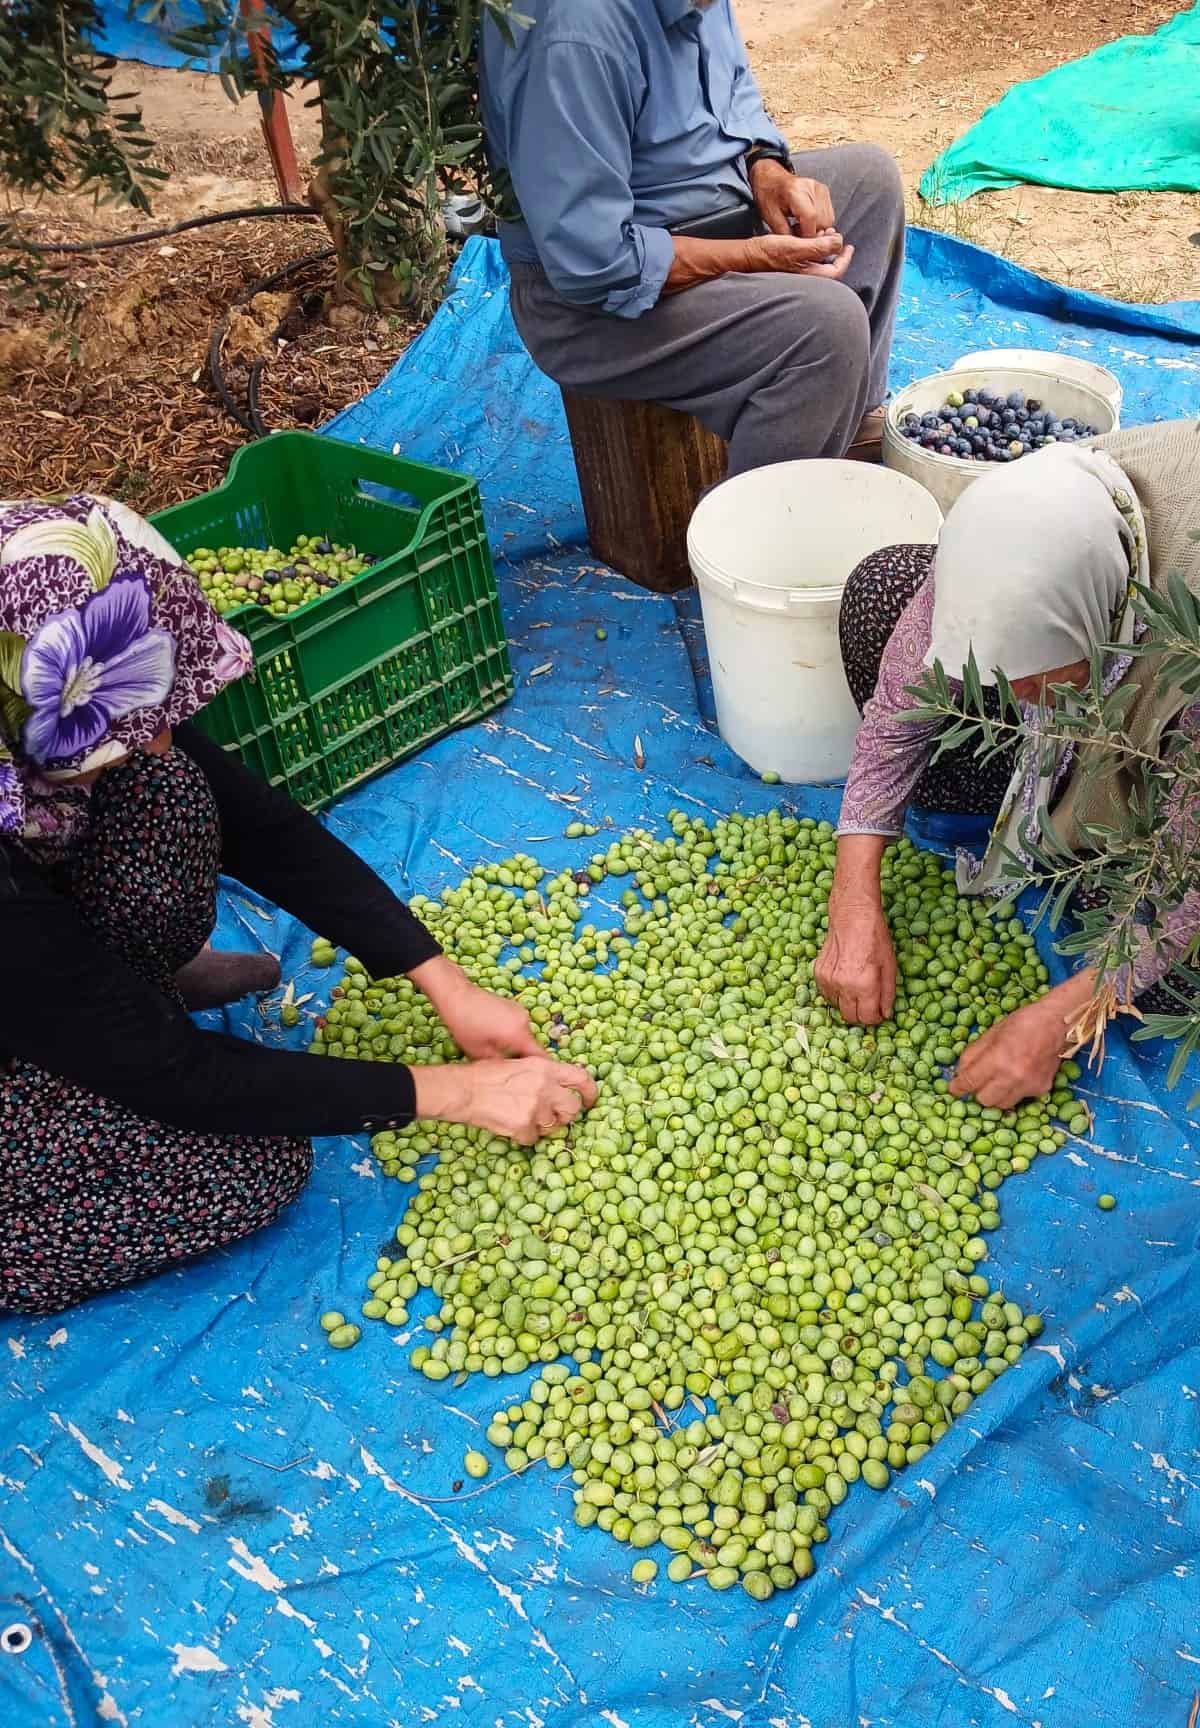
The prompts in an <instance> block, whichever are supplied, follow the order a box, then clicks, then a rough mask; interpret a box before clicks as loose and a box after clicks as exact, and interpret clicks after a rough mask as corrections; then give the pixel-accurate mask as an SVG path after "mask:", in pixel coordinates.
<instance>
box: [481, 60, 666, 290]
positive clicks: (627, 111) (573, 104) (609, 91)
mask: <svg viewBox="0 0 1200 1728" xmlns="http://www.w3.org/2000/svg"><path fill="white" fill-rule="evenodd" d="M639 100H640V97H639V93H638V91H637V90H636V89H635V88H634V84H633V80H632V77H631V72H630V68H629V67H627V66H624V65H622V64H621V63H620V62H619V61H618V60H617V59H615V58H614V57H613V56H612V55H610V54H607V53H606V52H605V51H604V50H603V49H600V48H596V47H594V46H592V45H591V44H588V43H583V42H574V41H563V40H560V39H555V40H552V41H548V42H546V43H544V44H541V45H540V46H539V47H538V48H537V49H536V50H535V52H534V54H533V57H532V60H531V63H530V68H529V73H528V77H527V80H526V83H525V88H524V91H523V93H522V104H521V106H522V113H521V117H520V123H519V124H518V125H516V126H515V127H514V132H513V135H514V139H515V141H516V142H515V148H514V152H513V159H512V161H511V162H510V164H509V168H510V172H511V174H512V181H513V187H514V189H515V191H516V194H517V200H518V202H519V204H520V207H521V215H522V217H523V219H524V221H525V223H526V225H527V227H528V229H529V232H530V234H531V236H532V238H533V241H534V244H535V246H536V247H537V251H538V256H539V258H540V259H541V262H542V267H543V269H544V270H545V272H546V275H547V276H548V278H549V280H550V283H551V286H552V287H553V288H554V290H555V292H556V293H558V294H560V295H561V296H562V298H563V299H564V300H569V301H571V302H572V303H573V304H575V305H579V306H596V307H599V308H600V309H601V310H602V311H604V312H609V313H612V314H613V315H614V316H616V317H619V318H638V317H640V316H641V314H642V313H643V312H648V311H649V310H650V308H651V307H652V306H654V305H656V304H657V302H658V299H659V296H660V295H661V293H662V290H663V285H664V283H665V282H666V280H667V276H668V273H669V272H670V269H671V265H672V262H673V261H674V256H675V247H674V242H673V241H672V239H671V236H670V234H669V233H668V232H667V230H666V229H665V228H648V227H644V226H643V225H641V224H640V223H637V222H635V221H634V220H633V212H634V197H633V189H632V185H631V178H632V172H633V160H632V149H633V135H634V128H635V125H636V122H637V109H638V104H639Z"/></svg>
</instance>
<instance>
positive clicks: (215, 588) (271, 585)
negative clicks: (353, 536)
mask: <svg viewBox="0 0 1200 1728" xmlns="http://www.w3.org/2000/svg"><path fill="white" fill-rule="evenodd" d="M188 563H189V564H190V565H191V567H192V569H193V571H194V572H195V574H196V578H197V580H198V581H199V583H200V586H201V588H203V590H204V592H205V594H206V595H207V597H208V600H209V602H210V604H211V605H212V606H213V607H214V609H215V610H216V611H217V612H219V613H220V614H221V616H222V618H227V617H228V616H229V615H230V613H233V612H237V611H239V610H240V608H241V607H243V606H254V607H256V608H257V609H258V610H260V611H263V612H270V613H271V614H272V616H273V617H276V618H283V617H285V616H286V615H287V614H288V613H289V612H298V611H299V610H300V608H301V606H307V605H308V603H309V601H310V600H317V599H319V598H320V596H321V595H322V594H325V593H327V592H328V590H329V589H330V588H336V587H338V586H339V585H340V584H341V583H343V582H348V581H349V580H350V578H351V577H352V576H361V574H362V572H363V571H364V570H368V569H370V566H371V563H372V560H371V559H370V558H362V557H360V556H359V554H358V553H357V552H356V551H355V549H354V547H353V546H337V545H335V544H334V543H333V541H331V540H323V539H322V538H321V536H320V535H319V534H301V536H300V538H299V539H298V540H297V541H296V544H295V545H294V546H293V547H292V549H291V551H290V552H287V553H284V552H281V551H280V550H279V548H278V547H277V546H268V547H267V549H266V551H265V552H260V551H259V550H258V549H257V547H254V546H221V547H219V548H218V549H217V550H216V551H215V552H214V551H212V550H210V548H209V547H207V546H199V547H197V549H196V550H195V551H194V552H193V553H192V554H191V556H190V557H189V559H188Z"/></svg>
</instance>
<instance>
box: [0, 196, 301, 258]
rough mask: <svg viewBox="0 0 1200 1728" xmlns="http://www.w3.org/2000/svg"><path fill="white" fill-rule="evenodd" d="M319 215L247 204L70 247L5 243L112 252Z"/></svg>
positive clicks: (16, 246)
mask: <svg viewBox="0 0 1200 1728" xmlns="http://www.w3.org/2000/svg"><path fill="white" fill-rule="evenodd" d="M318 215H319V213H318V212H317V211H316V210H310V209H309V207H308V205H307V204H247V205H244V206H242V207H241V208H240V209H237V210H218V211H217V212H216V213H215V215H212V216H191V217H189V218H188V220H187V221H186V222H173V223H172V224H171V226H170V227H169V228H147V229H144V230H143V231H142V232H141V233H139V234H118V235H116V236H115V237H114V238H113V239H111V240H77V241H74V242H72V243H70V244H68V243H67V242H65V241H64V242H63V243H62V244H61V245H52V246H35V245H33V244H32V243H28V244H27V243H25V242H23V241H20V240H5V241H4V242H3V243H2V244H3V246H4V248H5V250H7V251H13V252H18V251H19V252H32V253H34V254H35V255H37V256H39V257H40V256H45V255H47V254H49V253H61V252H108V251H111V250H112V249H113V248H114V247H117V246H144V245H145V244H146V242H147V241H149V240H167V239H169V238H170V237H171V235H173V234H186V233H187V232H188V230H189V229H190V228H212V227H214V226H215V225H216V224H217V223H219V222H249V221H259V220H262V219H264V218H266V217H269V216H305V217H308V218H309V219H310V220H314V221H315V220H317V219H318Z"/></svg>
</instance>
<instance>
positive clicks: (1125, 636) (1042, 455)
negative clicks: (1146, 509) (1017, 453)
mask: <svg viewBox="0 0 1200 1728" xmlns="http://www.w3.org/2000/svg"><path fill="white" fill-rule="evenodd" d="M1149 580H1150V569H1149V561H1148V556H1147V549H1146V524H1145V519H1144V517H1143V515H1142V509H1141V505H1140V504H1139V503H1138V500H1137V495H1136V493H1135V492H1134V489H1133V487H1132V485H1131V484H1130V481H1129V479H1128V477H1127V476H1126V474H1125V472H1124V470H1123V469H1122V468H1120V467H1119V465H1118V464H1117V463H1116V462H1114V461H1113V459H1112V457H1111V456H1109V455H1107V454H1106V453H1105V452H1103V451H1101V450H1092V449H1088V448H1086V447H1082V446H1079V445H1074V446H1072V445H1064V444H1058V445H1052V446H1048V447H1047V448H1046V449H1045V450H1040V451H1038V452H1037V454H1036V455H1035V456H1031V457H1025V458H1023V459H1022V460H1021V461H1019V462H1015V463H1013V465H1012V466H1011V467H1009V468H1000V469H997V470H995V471H994V472H993V473H991V474H988V475H986V476H984V477H983V478H982V479H980V480H977V481H976V482H975V483H974V484H973V485H972V486H970V487H968V489H967V491H966V492H964V493H963V495H962V497H961V498H959V500H958V502H957V503H956V504H955V505H954V506H953V508H952V509H951V511H950V513H949V515H948V516H947V517H946V521H945V524H944V526H943V528H942V533H941V538H940V539H939V541H938V549H937V558H936V562H935V565H934V601H933V632H932V638H931V642H930V647H929V652H928V654H927V655H926V656H925V664H926V665H927V666H932V665H933V664H934V663H935V662H937V661H940V662H941V664H942V666H943V668H944V669H945V671H946V673H947V675H948V676H949V677H951V678H959V677H961V676H962V672H963V668H964V667H965V666H966V664H967V662H968V660H969V658H970V655H971V653H972V652H973V653H974V655H975V662H976V665H977V666H978V668H979V675H980V679H981V681H982V682H983V683H984V684H994V683H995V681H996V679H995V673H996V671H997V670H999V671H1001V672H1003V673H1004V674H1005V676H1006V677H1008V678H1010V679H1013V678H1032V677H1037V676H1038V675H1039V674H1041V673H1043V672H1053V671H1057V670H1058V669H1059V668H1060V667H1063V666H1070V665H1073V664H1074V662H1075V661H1077V660H1090V658H1091V655H1092V650H1093V649H1094V648H1096V647H1098V646H1100V645H1102V644H1104V643H1112V644H1114V646H1117V647H1119V646H1121V645H1123V644H1126V643H1129V642H1131V641H1132V640H1133V630H1134V622H1135V620H1134V611H1133V607H1132V606H1130V605H1129V604H1128V599H1129V592H1130V586H1131V584H1132V583H1133V582H1139V583H1143V584H1147V585H1148V584H1149ZM1128 663H1129V662H1128V659H1127V657H1125V656H1122V655H1119V654H1112V655H1110V656H1109V664H1108V666H1107V667H1106V680H1105V681H1106V684H1109V683H1110V682H1111V681H1115V680H1116V679H1118V678H1120V677H1121V676H1123V674H1124V671H1125V669H1126V668H1127V666H1128ZM1022 707H1023V709H1024V712H1025V720H1026V733H1025V738H1024V742H1023V744H1022V746H1021V748H1020V750H1019V751H1018V756H1017V764H1016V770H1015V772H1014V774H1013V778H1012V780H1011V782H1010V783H1009V787H1008V791H1007V793H1006V794H1005V798H1004V802H1003V804H1002V805H1001V808H1000V815H999V817H998V819H997V822H996V825H995V828H994V829H993V832H992V839H991V843H990V844H989V846H988V849H987V853H986V855H985V856H984V858H983V860H982V862H980V861H979V860H977V859H975V858H973V857H971V856H970V855H969V854H962V855H960V857H959V861H958V885H959V887H960V889H962V891H963V892H964V893H968V894H984V893H998V892H1003V891H1005V890H1007V889H1008V888H1011V887H1012V886H1013V876H1012V863H1011V860H1012V857H1013V856H1017V857H1020V855H1021V852H1022V847H1021V831H1022V829H1023V828H1024V827H1025V826H1026V824H1027V822H1029V821H1030V820H1036V819H1037V818H1038V816H1039V815H1040V813H1041V812H1042V811H1044V810H1045V809H1047V808H1048V807H1049V804H1050V800H1051V798H1052V796H1053V794H1054V791H1055V789H1056V786H1057V784H1058V779H1059V774H1060V772H1061V770H1062V769H1063V768H1064V766H1065V758H1066V756H1067V753H1068V749H1069V746H1067V745H1063V746H1060V747H1059V748H1058V749H1057V750H1055V751H1053V752H1052V753H1048V752H1047V750H1046V745H1045V741H1044V740H1043V738H1042V737H1041V732H1040V726H1039V714H1038V708H1037V706H1036V705H1032V704H1022Z"/></svg>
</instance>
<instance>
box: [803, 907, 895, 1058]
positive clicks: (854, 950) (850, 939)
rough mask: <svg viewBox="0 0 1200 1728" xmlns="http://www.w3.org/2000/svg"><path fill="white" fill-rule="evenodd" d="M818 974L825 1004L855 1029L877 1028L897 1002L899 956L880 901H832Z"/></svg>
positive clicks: (815, 970) (814, 970)
mask: <svg viewBox="0 0 1200 1728" xmlns="http://www.w3.org/2000/svg"><path fill="white" fill-rule="evenodd" d="M813 973H814V976H815V978H816V981H817V988H818V989H819V990H820V992H821V994H822V996H824V998H825V1000H826V1001H827V1002H828V1003H830V1004H831V1005H832V1006H833V1007H834V1008H836V1009H837V1010H838V1012H839V1013H840V1014H841V1016H842V1019H843V1020H845V1021H846V1022H847V1023H848V1024H849V1025H851V1026H878V1025H879V1023H880V1022H881V1021H883V1020H886V1019H888V1018H889V1016H890V1015H891V1012H892V1009H893V1007H894V1006H895V1001H896V954H895V950H894V949H893V947H892V938H891V934H890V932H889V931H888V927H887V920H886V918H885V917H884V915H883V908H882V906H880V904H879V902H878V898H876V899H875V901H874V902H872V901H871V900H870V899H869V898H863V899H855V900H842V899H840V898H838V897H837V896H836V894H831V895H830V898H829V934H828V935H827V936H826V938H825V946H824V947H823V948H822V949H821V952H820V953H819V954H818V955H817V959H816V963H815V965H814V967H813Z"/></svg>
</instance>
